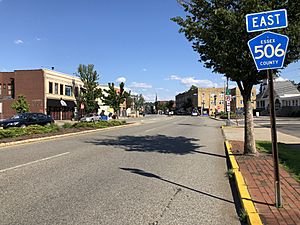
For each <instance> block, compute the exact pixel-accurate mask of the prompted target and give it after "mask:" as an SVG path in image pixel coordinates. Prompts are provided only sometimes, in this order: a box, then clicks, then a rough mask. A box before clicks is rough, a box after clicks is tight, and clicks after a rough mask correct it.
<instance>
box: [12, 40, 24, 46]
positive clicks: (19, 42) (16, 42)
mask: <svg viewBox="0 0 300 225" xmlns="http://www.w3.org/2000/svg"><path fill="white" fill-rule="evenodd" d="M14 42H15V44H16V45H19V44H24V41H22V40H21V39H18V40H15V41H14Z"/></svg>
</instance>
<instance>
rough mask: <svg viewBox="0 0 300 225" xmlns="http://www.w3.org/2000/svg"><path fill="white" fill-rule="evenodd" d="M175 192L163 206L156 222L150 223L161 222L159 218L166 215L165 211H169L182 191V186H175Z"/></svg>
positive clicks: (155, 224)
mask: <svg viewBox="0 0 300 225" xmlns="http://www.w3.org/2000/svg"><path fill="white" fill-rule="evenodd" d="M174 190H175V191H174V193H173V195H172V196H171V198H170V199H169V201H168V203H167V205H166V206H165V207H164V208H163V210H162V212H161V213H160V214H159V216H158V219H157V220H155V221H154V222H151V223H149V225H158V224H159V220H160V219H161V218H162V217H163V216H164V215H165V213H166V212H167V210H168V209H170V206H171V204H172V202H173V201H174V199H175V198H176V196H177V195H178V194H179V192H181V191H182V189H181V188H174Z"/></svg>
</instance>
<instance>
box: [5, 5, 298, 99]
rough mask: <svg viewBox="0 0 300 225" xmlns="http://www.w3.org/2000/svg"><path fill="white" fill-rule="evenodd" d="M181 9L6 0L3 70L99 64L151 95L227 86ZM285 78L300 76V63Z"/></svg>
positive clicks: (102, 71)
mask: <svg viewBox="0 0 300 225" xmlns="http://www.w3.org/2000/svg"><path fill="white" fill-rule="evenodd" d="M176 16H185V13H184V11H183V9H182V7H181V6H180V5H179V4H178V3H177V1H176V0H109V1H104V0H0V27H1V32H0V71H14V70H18V69H40V68H48V69H51V67H54V68H55V70H56V71H59V72H62V73H66V74H70V75H73V74H74V73H76V72H77V68H78V65H79V64H94V66H95V69H96V70H97V72H98V74H99V75H100V79H99V83H101V84H107V83H108V82H115V83H118V82H122V81H123V82H125V86H126V87H127V88H128V89H130V90H131V91H132V93H136V94H142V95H143V96H144V97H145V99H146V100H147V101H154V100H155V96H156V94H157V98H158V100H174V99H175V95H176V94H178V93H181V92H184V91H186V90H188V89H189V87H190V86H191V85H196V86H198V87H224V83H225V79H224V76H223V75H222V74H215V73H212V72H211V70H210V69H206V68H204V66H203V64H202V63H200V62H199V61H198V59H199V56H198V54H197V53H196V52H194V51H193V49H192V46H191V43H190V42H188V41H187V40H186V38H185V37H184V35H183V34H180V33H179V32H178V30H179V26H178V25H177V24H176V23H174V22H172V21H171V20H170V18H172V17H176ZM282 79H290V80H295V81H296V82H300V64H299V63H294V64H291V65H290V66H288V67H287V68H286V69H284V70H283V71H282ZM230 86H235V85H234V83H230Z"/></svg>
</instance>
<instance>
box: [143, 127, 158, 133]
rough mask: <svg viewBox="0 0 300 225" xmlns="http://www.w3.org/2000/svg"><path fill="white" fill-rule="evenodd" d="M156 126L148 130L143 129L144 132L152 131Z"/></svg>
mask: <svg viewBox="0 0 300 225" xmlns="http://www.w3.org/2000/svg"><path fill="white" fill-rule="evenodd" d="M155 129H157V128H151V129H148V130H145V131H144V132H149V131H152V130H155Z"/></svg>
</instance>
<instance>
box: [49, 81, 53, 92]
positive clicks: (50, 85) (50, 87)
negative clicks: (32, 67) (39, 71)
mask: <svg viewBox="0 0 300 225" xmlns="http://www.w3.org/2000/svg"><path fill="white" fill-rule="evenodd" d="M49 93H50V94H52V93H53V83H52V82H49Z"/></svg>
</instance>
